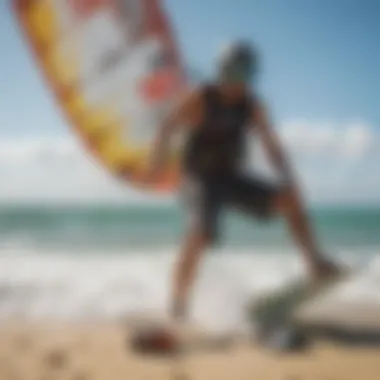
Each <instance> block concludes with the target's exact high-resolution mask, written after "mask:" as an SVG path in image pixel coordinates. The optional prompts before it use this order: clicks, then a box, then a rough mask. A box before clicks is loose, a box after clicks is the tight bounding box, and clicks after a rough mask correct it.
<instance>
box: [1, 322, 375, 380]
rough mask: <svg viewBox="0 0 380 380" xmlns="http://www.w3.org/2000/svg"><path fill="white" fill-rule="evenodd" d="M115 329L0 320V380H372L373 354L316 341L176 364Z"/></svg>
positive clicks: (232, 350) (192, 357) (240, 348)
mask: <svg viewBox="0 0 380 380" xmlns="http://www.w3.org/2000/svg"><path fill="white" fill-rule="evenodd" d="M131 332H132V331H131V329H130V328H129V329H128V328H127V327H125V325H120V324H75V325H74V324H71V325H69V324H63V323H49V324H46V323H44V324H42V323H39V324H37V323H30V322H29V323H22V322H17V323H15V322H14V321H13V322H2V324H1V326H0V334H1V335H0V337H1V339H0V379H1V380H53V379H57V380H90V379H91V380H118V379H123V380H140V379H141V380H150V379H151V380H156V379H157V380H167V379H169V380H171V379H173V380H229V379H231V380H253V379H259V380H285V379H286V380H301V379H302V380H358V379H360V380H378V379H380V348H369V347H366V348H358V347H356V348H353V347H347V346H344V345H337V344H336V343H331V342H330V343H329V342H323V341H320V342H317V343H316V344H315V346H313V348H312V349H311V350H310V351H308V352H306V353H296V354H278V353H274V352H269V351H268V350H265V349H264V348H262V347H257V346H256V347H255V346H252V345H249V344H248V343H247V342H243V341H240V342H236V343H235V344H234V345H233V346H232V347H229V348H228V349H226V350H222V351H192V352H191V353H188V354H187V355H184V356H183V357H182V358H181V359H173V358H165V359H158V358H145V357H141V356H137V355H136V354H134V353H133V352H131V350H130V349H129V347H128V346H127V342H128V336H130V333H131Z"/></svg>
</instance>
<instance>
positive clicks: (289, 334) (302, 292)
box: [248, 270, 380, 350]
mask: <svg viewBox="0 0 380 380" xmlns="http://www.w3.org/2000/svg"><path fill="white" fill-rule="evenodd" d="M358 273H359V271H358V270H355V271H353V272H350V273H345V274H344V275H339V276H334V277H330V278H329V279H324V280H319V281H310V280H309V281H308V280H307V279H304V280H299V281H297V282H294V283H292V284H289V285H288V286H286V287H284V288H281V289H279V290H277V291H275V292H273V293H271V294H269V295H266V296H264V297H263V298H262V299H259V300H255V301H253V302H252V303H251V305H249V309H248V315H249V319H250V321H251V322H252V325H254V327H255V329H256V337H257V338H258V341H259V342H261V343H262V344H264V345H267V346H269V347H271V348H275V349H281V350H300V349H305V348H307V347H308V346H309V344H310V343H311V342H312V341H313V339H314V338H316V337H322V336H323V337H325V338H333V339H340V340H342V341H345V342H350V343H354V342H355V343H359V342H361V343H363V344H369V343H376V344H379V343H380V323H377V326H376V327H374V326H373V325H372V327H371V328H368V327H369V324H368V321H364V320H363V319H362V320H358V319H357V317H356V315H355V314H353V312H352V310H350V311H349V310H346V314H347V313H349V314H350V316H351V323H346V324H344V323H342V314H345V312H344V310H340V316H337V318H335V320H331V319H328V318H326V313H325V315H324V316H321V315H318V314H317V313H316V308H315V305H318V303H319V301H320V299H319V298H322V296H323V295H327V293H329V292H330V291H332V290H333V288H334V287H336V286H338V285H340V284H342V283H343V282H344V281H349V280H351V279H353V278H354V277H356V276H357V275H358ZM342 311H343V313H342ZM372 313H375V314H376V315H377V317H376V316H375V317H374V318H375V319H376V318H378V317H379V318H380V310H379V307H377V310H376V311H372ZM327 314H329V313H327ZM331 314H332V311H331V312H330V315H331ZM379 318H378V320H379V321H380V319H379ZM352 320H355V321H356V322H357V323H356V326H354V325H353V323H352Z"/></svg>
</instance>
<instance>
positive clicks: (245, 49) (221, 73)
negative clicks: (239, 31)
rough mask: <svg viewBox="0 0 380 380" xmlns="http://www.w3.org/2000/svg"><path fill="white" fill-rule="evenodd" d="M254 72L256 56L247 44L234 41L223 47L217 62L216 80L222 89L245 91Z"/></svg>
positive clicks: (255, 69)
mask: <svg viewBox="0 0 380 380" xmlns="http://www.w3.org/2000/svg"><path fill="white" fill-rule="evenodd" d="M256 71H257V56H256V52H255V51H254V49H253V48H252V47H251V45H250V44H249V43H247V42H244V41H235V42H232V43H228V44H227V45H225V46H224V47H223V49H222V51H221V52H220V54H219V57H218V60H217V78H218V81H219V83H220V84H221V85H223V87H226V88H231V90H239V89H245V88H246V87H247V86H249V85H250V84H251V81H252V79H253V77H254V75H255V74H256ZM233 92H234V91H233Z"/></svg>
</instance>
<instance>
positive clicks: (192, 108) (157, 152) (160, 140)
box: [149, 89, 201, 176]
mask: <svg viewBox="0 0 380 380" xmlns="http://www.w3.org/2000/svg"><path fill="white" fill-rule="evenodd" d="M200 105H201V95H200V91H199V90H198V89H195V90H193V91H191V92H189V93H187V94H185V95H184V96H183V98H182V99H181V100H180V101H179V103H178V105H177V106H176V107H175V108H174V109H173V111H172V112H171V113H170V114H169V115H168V117H167V118H166V119H165V120H164V122H163V123H162V125H161V127H160V128H159V130H158V133H157V135H156V138H155V140H154V142H153V147H152V153H151V158H150V168H149V174H150V176H154V175H155V174H157V173H158V172H159V171H160V170H161V168H162V166H163V165H164V163H165V161H166V159H167V156H168V153H169V148H170V143H171V140H172V137H173V136H174V135H175V134H176V133H177V132H178V131H179V130H180V129H182V128H183V127H189V126H191V125H192V124H193V119H194V117H195V116H196V115H197V114H198V113H199V109H200Z"/></svg>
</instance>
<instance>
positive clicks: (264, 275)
mask: <svg viewBox="0 0 380 380" xmlns="http://www.w3.org/2000/svg"><path fill="white" fill-rule="evenodd" d="M174 252H175V250H174V248H170V249H169V248H168V249H167V250H162V251H159V252H157V251H145V252H142V251H141V252H140V251H136V252H134V253H129V254H127V255H126V254H120V255H117V254H113V255H109V256H107V255H106V254H105V253H104V252H103V254H93V255H88V254H86V255H83V254H81V253H80V252H78V253H77V254H75V252H67V253H66V254H62V253H61V252H60V253H57V252H49V253H46V252H45V253H44V252H38V253H36V252H34V251H31V250H27V249H23V250H21V249H20V247H18V248H17V249H15V248H14V247H13V248H12V247H7V248H6V247H3V251H2V252H1V254H0V317H1V318H15V317H26V318H37V319H40V318H57V319H69V320H83V319H84V320H90V319H91V320H93V319H118V318H122V317H124V316H127V315H128V314H130V313H135V312H144V313H146V312H153V313H165V312H166V310H167V308H168V305H169V295H170V284H171V272H172V267H173V264H174V259H175V255H174ZM342 257H344V259H345V260H346V261H347V262H348V263H351V264H354V263H355V261H358V259H357V258H358V257H359V256H358V255H357V254H356V255H355V254H352V255H349V254H347V253H345V255H344V256H342ZM366 263H367V265H366V266H365V267H364V268H363V269H362V270H361V272H360V275H358V276H357V277H356V278H355V279H353V280H352V281H350V282H349V283H347V284H344V285H343V286H341V287H339V288H337V290H336V291H335V293H334V297H337V298H339V299H342V300H343V299H347V298H349V299H350V300H355V299H361V300H363V299H366V300H368V301H370V302H376V303H378V304H379V307H380V292H379V291H378V290H379V289H380V258H379V257H376V256H375V255H367V259H366ZM303 274H304V270H303V266H302V265H301V261H300V260H299V256H297V255H296V254H295V253H294V254H291V253H290V252H285V253H276V252H269V251H265V252H247V251H236V250H233V251H227V250H225V251H223V252H221V253H219V254H215V255H214V254H212V255H209V256H207V257H206V259H205V261H204V265H203V266H202V267H201V269H200V271H199V275H198V279H197V282H196V286H195V289H194V292H193V298H192V300H193V302H192V307H191V310H192V316H193V318H194V320H196V321H198V322H199V323H201V324H203V325H204V326H206V327H209V328H214V329H222V330H225V329H236V328H239V327H241V326H244V308H245V306H246V304H247V301H248V300H249V299H252V297H255V296H258V295H261V294H262V293H263V292H265V291H270V290H272V289H274V288H275V287H279V286H281V285H282V284H284V283H285V282H287V281H290V280H292V279H294V278H296V277H297V276H302V275H303Z"/></svg>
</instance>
